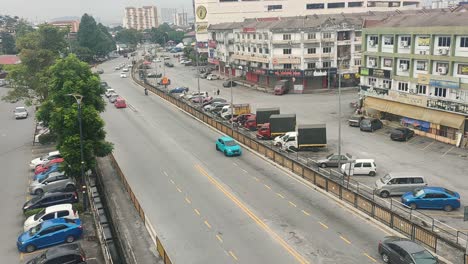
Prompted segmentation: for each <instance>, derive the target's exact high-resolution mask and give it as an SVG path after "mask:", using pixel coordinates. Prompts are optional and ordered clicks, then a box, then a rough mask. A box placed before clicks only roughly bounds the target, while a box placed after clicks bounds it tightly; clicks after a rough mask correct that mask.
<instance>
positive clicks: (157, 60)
mask: <svg viewBox="0 0 468 264" xmlns="http://www.w3.org/2000/svg"><path fill="white" fill-rule="evenodd" d="M153 62H161V59H159V58H156V59H154V60H153Z"/></svg>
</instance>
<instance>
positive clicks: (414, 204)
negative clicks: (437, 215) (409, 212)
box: [401, 187, 460, 212]
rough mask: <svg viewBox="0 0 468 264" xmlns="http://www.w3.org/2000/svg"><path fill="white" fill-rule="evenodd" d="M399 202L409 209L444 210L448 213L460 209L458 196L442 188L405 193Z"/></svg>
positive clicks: (425, 188) (427, 188)
mask: <svg viewBox="0 0 468 264" xmlns="http://www.w3.org/2000/svg"><path fill="white" fill-rule="evenodd" d="M401 202H402V203H403V204H405V205H407V206H409V207H411V209H413V210H414V209H417V208H421V209H444V210H445V211H447V212H449V211H452V210H453V209H457V208H460V194H458V193H457V192H453V191H450V190H448V189H445V188H442V187H424V188H422V189H416V190H414V191H412V192H407V193H405V194H403V196H402V197H401Z"/></svg>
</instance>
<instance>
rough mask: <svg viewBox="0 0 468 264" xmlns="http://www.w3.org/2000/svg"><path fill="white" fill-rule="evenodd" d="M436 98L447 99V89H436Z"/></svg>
mask: <svg viewBox="0 0 468 264" xmlns="http://www.w3.org/2000/svg"><path fill="white" fill-rule="evenodd" d="M434 96H437V97H447V88H441V87H436V88H435V89H434Z"/></svg>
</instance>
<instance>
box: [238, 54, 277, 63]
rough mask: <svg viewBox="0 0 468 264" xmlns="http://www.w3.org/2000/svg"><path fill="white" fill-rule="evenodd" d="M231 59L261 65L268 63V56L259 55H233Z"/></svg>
mask: <svg viewBox="0 0 468 264" xmlns="http://www.w3.org/2000/svg"><path fill="white" fill-rule="evenodd" d="M231 57H232V59H234V60H243V61H251V62H261V63H268V62H269V61H270V60H269V57H268V55H260V54H245V53H244V54H241V53H239V54H233V55H232V56H231Z"/></svg>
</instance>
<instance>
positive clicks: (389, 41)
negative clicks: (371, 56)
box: [383, 36, 393, 45]
mask: <svg viewBox="0 0 468 264" xmlns="http://www.w3.org/2000/svg"><path fill="white" fill-rule="evenodd" d="M383 43H384V45H393V36H384V37H383Z"/></svg>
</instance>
